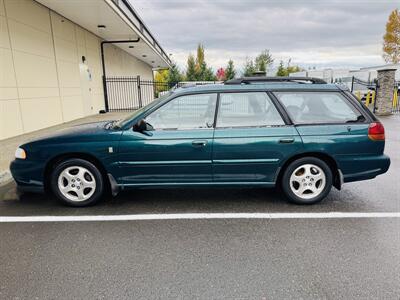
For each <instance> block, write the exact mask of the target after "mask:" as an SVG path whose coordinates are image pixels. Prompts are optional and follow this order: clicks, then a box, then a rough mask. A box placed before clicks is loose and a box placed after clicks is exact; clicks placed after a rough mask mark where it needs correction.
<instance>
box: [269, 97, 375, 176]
mask: <svg viewBox="0 0 400 300" xmlns="http://www.w3.org/2000/svg"><path fill="white" fill-rule="evenodd" d="M274 94H275V95H276V97H277V98H278V99H279V101H280V102H281V103H282V105H283V106H284V107H285V108H286V110H287V112H288V114H289V116H290V118H291V119H292V120H293V122H294V123H295V124H296V127H297V130H298V131H299V133H300V135H301V137H302V139H303V143H304V150H305V151H311V152H324V153H327V154H329V155H331V156H332V157H334V158H335V159H336V161H337V163H338V164H339V168H340V169H341V170H342V172H343V174H345V175H346V173H351V172H354V170H356V171H358V172H363V171H366V170H367V169H368V164H367V163H365V164H364V163H361V161H362V160H364V159H365V160H366V161H368V156H371V155H376V153H378V152H380V151H379V149H378V148H379V147H381V146H382V144H380V143H376V142H373V141H371V140H370V139H369V138H368V127H369V117H368V115H367V114H365V113H363V112H361V111H360V110H359V109H358V107H357V105H355V104H353V103H352V101H351V100H349V99H348V98H347V97H346V96H345V95H344V94H342V93H341V92H339V91H338V92H336V91H325V92H323V91H306V92H289V91H288V92H276V93H274ZM364 167H365V168H364Z"/></svg>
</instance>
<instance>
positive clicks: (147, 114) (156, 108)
mask: <svg viewBox="0 0 400 300" xmlns="http://www.w3.org/2000/svg"><path fill="white" fill-rule="evenodd" d="M195 95H216V101H215V107H214V114H215V112H216V110H217V107H218V106H217V105H218V98H219V95H218V93H217V92H207V91H204V92H202V93H189V94H180V95H176V96H175V97H172V98H171V99H168V100H167V101H165V102H164V103H162V104H160V105H159V106H156V107H154V108H153V109H151V110H149V111H147V112H145V113H143V115H141V116H140V118H141V119H142V120H145V119H146V118H147V117H148V116H149V115H150V114H152V113H153V112H155V111H157V110H159V109H160V108H161V107H163V106H164V105H166V104H168V103H169V102H171V101H173V100H175V99H177V98H181V97H186V96H195ZM132 126H133V125H132ZM132 126H131V127H132ZM210 129H211V130H214V129H215V115H214V121H213V126H211V127H210V128H183V129H177V128H164V129H154V130H152V131H174V132H176V131H193V130H210Z"/></svg>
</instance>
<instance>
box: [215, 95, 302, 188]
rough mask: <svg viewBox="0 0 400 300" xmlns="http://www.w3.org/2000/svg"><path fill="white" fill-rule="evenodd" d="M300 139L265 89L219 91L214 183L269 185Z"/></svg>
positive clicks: (299, 146) (295, 150)
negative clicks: (260, 90)
mask: <svg viewBox="0 0 400 300" xmlns="http://www.w3.org/2000/svg"><path fill="white" fill-rule="evenodd" d="M301 147H302V141H301V138H300V136H299V134H298V133H297V130H296V129H295V128H294V126H291V125H286V124H285V122H284V121H283V119H282V117H281V115H280V113H279V112H278V110H277V108H276V107H275V105H274V103H273V101H272V100H271V99H270V98H269V96H268V94H267V93H265V92H246V93H221V94H220V101H219V108H218V116H217V124H216V129H215V134H214V146H213V149H214V150H213V163H214V167H213V169H214V181H215V182H220V183H223V182H236V183H259V184H271V185H272V184H273V183H274V182H275V179H276V178H275V177H276V174H277V171H278V168H279V165H280V164H281V163H282V160H284V159H285V158H287V157H288V156H291V155H292V154H294V153H296V152H297V151H298V150H300V149H301Z"/></svg>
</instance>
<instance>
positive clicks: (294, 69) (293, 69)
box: [276, 58, 303, 76]
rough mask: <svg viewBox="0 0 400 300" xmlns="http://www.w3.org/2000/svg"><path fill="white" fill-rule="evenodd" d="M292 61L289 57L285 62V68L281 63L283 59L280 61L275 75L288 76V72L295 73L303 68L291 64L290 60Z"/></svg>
mask: <svg viewBox="0 0 400 300" xmlns="http://www.w3.org/2000/svg"><path fill="white" fill-rule="evenodd" d="M291 61H292V59H291V58H289V60H288V62H287V67H286V68H285V66H284V64H283V60H281V61H280V63H279V67H278V70H277V72H276V76H289V74H290V73H296V72H300V71H302V70H303V69H301V68H300V67H299V66H291V65H290V62H291Z"/></svg>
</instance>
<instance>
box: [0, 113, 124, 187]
mask: <svg viewBox="0 0 400 300" xmlns="http://www.w3.org/2000/svg"><path fill="white" fill-rule="evenodd" d="M128 114H129V112H112V113H106V114H98V115H93V116H89V117H85V118H81V119H77V120H74V121H71V122H67V123H63V124H59V125H56V126H52V127H48V128H45V129H41V130H38V131H34V132H30V133H27V134H23V135H19V136H16V137H13V138H9V139H5V140H1V141H0V149H1V150H0V185H1V184H2V183H5V182H8V181H9V180H11V174H10V172H9V169H8V167H9V165H10V162H11V161H12V160H13V159H14V153H15V149H17V147H18V146H19V145H21V144H23V143H26V142H28V141H30V140H33V139H36V138H40V137H42V136H45V135H48V134H50V133H53V132H55V131H57V130H60V129H63V128H67V127H70V126H73V125H78V124H84V123H90V122H100V121H104V120H117V119H121V118H123V117H125V116H126V115H128Z"/></svg>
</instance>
